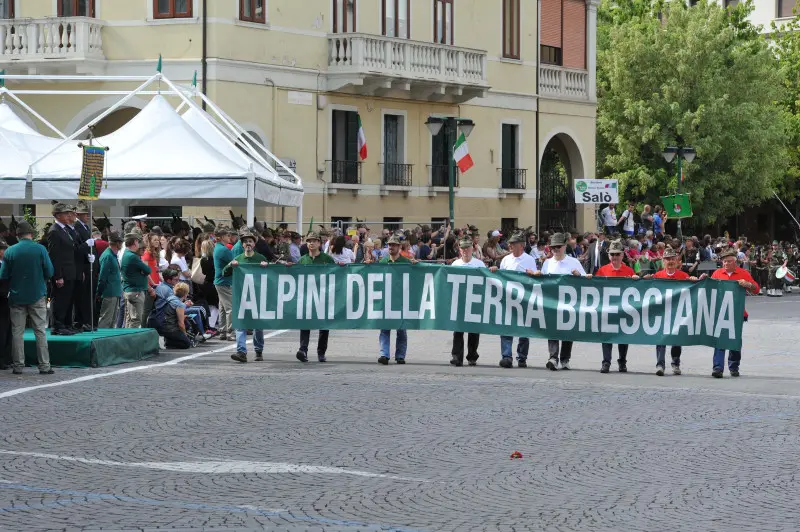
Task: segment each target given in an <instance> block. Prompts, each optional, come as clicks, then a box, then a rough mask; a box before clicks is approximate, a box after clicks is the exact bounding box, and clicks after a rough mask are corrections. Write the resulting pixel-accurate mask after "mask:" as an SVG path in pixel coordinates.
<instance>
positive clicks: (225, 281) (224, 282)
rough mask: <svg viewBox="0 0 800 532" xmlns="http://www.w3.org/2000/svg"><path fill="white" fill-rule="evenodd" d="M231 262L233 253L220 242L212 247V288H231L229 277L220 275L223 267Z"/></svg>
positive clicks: (231, 283)
mask: <svg viewBox="0 0 800 532" xmlns="http://www.w3.org/2000/svg"><path fill="white" fill-rule="evenodd" d="M232 260H233V252H232V251H231V250H230V249H228V246H226V245H225V244H223V243H222V242H217V245H216V246H214V286H233V281H232V280H231V278H230V277H225V276H224V275H222V271H223V270H224V269H225V266H227V265H228V264H230V263H231V261H232Z"/></svg>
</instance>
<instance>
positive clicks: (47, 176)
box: [31, 96, 303, 206]
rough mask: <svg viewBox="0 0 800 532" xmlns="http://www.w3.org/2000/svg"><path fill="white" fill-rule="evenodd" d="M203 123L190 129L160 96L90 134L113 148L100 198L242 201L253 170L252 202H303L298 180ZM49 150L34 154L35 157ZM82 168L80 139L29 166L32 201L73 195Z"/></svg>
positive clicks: (200, 118) (108, 154) (193, 201)
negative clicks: (120, 122)
mask: <svg viewBox="0 0 800 532" xmlns="http://www.w3.org/2000/svg"><path fill="white" fill-rule="evenodd" d="M200 121H203V117H202V116H200V117H199V118H198V119H197V120H195V124H194V126H191V125H190V124H189V123H188V122H187V121H186V120H184V119H182V118H181V116H180V115H178V113H177V112H176V111H175V109H173V108H172V106H171V105H169V103H168V102H167V101H166V100H165V99H164V98H163V97H162V96H155V97H154V98H153V100H152V101H151V102H150V103H148V104H147V105H146V106H145V107H144V109H142V110H141V112H139V113H138V114H137V115H136V116H135V117H134V118H133V119H131V120H130V121H129V122H128V123H127V124H125V125H124V126H123V127H122V128H120V129H119V130H117V131H115V132H114V133H111V134H110V135H107V136H105V137H100V138H97V139H95V141H94V144H95V145H98V146H107V147H109V148H110V150H109V151H108V153H107V155H106V167H105V181H106V183H107V188H104V189H103V191H102V193H101V197H102V198H103V199H130V200H141V199H153V198H158V199H169V200H185V202H186V203H189V204H191V203H195V204H197V203H201V202H199V201H197V200H238V199H245V198H246V197H247V179H248V175H249V174H250V173H251V172H252V173H253V174H254V175H255V181H256V187H255V188H256V195H255V196H256V199H257V200H261V201H263V202H267V203H270V204H274V205H285V206H298V205H300V204H301V203H302V197H303V190H302V186H301V185H299V184H294V183H291V182H289V181H287V180H285V179H281V178H280V177H278V176H277V174H276V172H275V171H274V170H273V169H272V168H269V167H267V166H265V165H262V164H259V163H258V162H256V161H255V160H253V159H252V158H251V157H249V156H248V155H246V154H244V153H242V152H240V151H239V150H238V149H237V148H236V147H234V146H233V144H232V143H231V142H230V141H229V140H228V139H227V138H225V137H224V135H222V134H221V133H220V132H219V131H216V134H210V132H213V131H214V130H215V129H216V128H215V126H213V125H211V124H209V123H207V128H203V126H202V125H198V124H199V123H200ZM196 128H197V129H196ZM198 129H199V130H201V131H203V132H204V133H206V135H201V134H200V133H199V132H198ZM47 140H48V141H50V140H53V141H55V142H56V143H58V144H60V143H61V142H62V141H60V139H47ZM32 149H33V151H35V152H39V149H37V148H32ZM50 149H52V148H50ZM48 151H50V150H49V149H48V150H45V151H44V152H39V153H40V155H38V156H37V157H36V159H38V158H40V157H41V156H42V155H44V154H46V153H47V152H48ZM81 165H82V150H81V148H79V147H78V143H77V141H69V142H67V143H66V144H64V145H62V146H60V147H59V148H58V149H56V150H55V152H53V153H51V154H50V155H47V156H46V157H44V158H43V159H42V160H41V161H39V162H38V163H36V164H34V165H33V166H32V167H31V177H32V184H33V187H32V189H33V199H34V200H50V199H71V198H74V197H75V195H76V193H77V191H78V185H79V181H80V173H81ZM202 203H206V202H202Z"/></svg>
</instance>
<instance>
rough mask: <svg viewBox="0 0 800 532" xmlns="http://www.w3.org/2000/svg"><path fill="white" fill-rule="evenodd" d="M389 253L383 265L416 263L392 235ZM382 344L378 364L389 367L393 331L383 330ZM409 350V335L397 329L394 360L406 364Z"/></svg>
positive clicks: (380, 340)
mask: <svg viewBox="0 0 800 532" xmlns="http://www.w3.org/2000/svg"><path fill="white" fill-rule="evenodd" d="M387 244H388V246H389V253H388V254H387V255H386V256H385V257H383V258H382V259H381V260H380V263H381V264H413V263H414V262H416V261H412V260H410V259H407V258H406V257H404V256H403V255H401V254H400V238H399V237H398V236H397V235H392V236H390V237H389V239H388V240H387ZM378 341H379V342H380V349H381V356H380V357H378V364H381V365H384V366H387V365H389V358H390V356H389V355H390V354H391V353H390V352H391V347H392V345H391V344H392V331H390V330H389V329H382V330H381V332H380V335H379V336H378ZM407 348H408V334H407V333H406V330H405V329H397V343H396V345H395V351H394V360H395V362H396V363H398V364H405V363H406V349H407Z"/></svg>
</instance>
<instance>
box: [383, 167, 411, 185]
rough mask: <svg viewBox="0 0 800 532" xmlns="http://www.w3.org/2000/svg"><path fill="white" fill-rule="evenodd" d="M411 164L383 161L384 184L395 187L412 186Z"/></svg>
mask: <svg viewBox="0 0 800 532" xmlns="http://www.w3.org/2000/svg"><path fill="white" fill-rule="evenodd" d="M413 166H414V165H411V164H399V163H383V184H384V185H388V186H394V187H410V186H411V174H412V167H413Z"/></svg>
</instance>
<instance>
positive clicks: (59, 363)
mask: <svg viewBox="0 0 800 532" xmlns="http://www.w3.org/2000/svg"><path fill="white" fill-rule="evenodd" d="M24 340H25V365H28V366H36V364H37V361H36V338H35V337H34V335H33V330H32V329H26V330H25V336H24ZM47 346H48V349H49V351H50V363H51V364H52V365H53V366H55V367H61V368H88V367H92V368H97V367H105V366H113V365H116V364H124V363H126V362H136V361H137V360H142V359H145V358H150V357H152V356H155V355H157V354H158V333H157V332H156V331H155V329H100V330H98V331H95V332H92V333H81V334H76V335H74V336H52V335H50V331H49V330H48V334H47Z"/></svg>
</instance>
